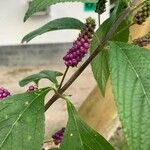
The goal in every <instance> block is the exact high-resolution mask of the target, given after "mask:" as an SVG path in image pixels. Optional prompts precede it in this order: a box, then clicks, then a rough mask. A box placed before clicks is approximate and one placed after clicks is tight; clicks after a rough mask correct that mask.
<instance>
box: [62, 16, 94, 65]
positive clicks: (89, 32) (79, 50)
mask: <svg viewBox="0 0 150 150" xmlns="http://www.w3.org/2000/svg"><path fill="white" fill-rule="evenodd" d="M95 26H96V25H95V20H94V19H92V18H91V17H89V18H87V19H86V23H85V26H84V28H83V29H82V30H81V33H80V34H79V37H78V38H77V40H76V41H75V42H74V43H73V46H72V48H70V49H69V51H68V52H67V54H66V55H65V56H64V57H63V59H64V62H65V65H66V66H68V67H69V66H71V67H75V66H77V65H78V63H79V62H80V61H81V60H82V58H83V57H84V56H85V55H86V54H87V52H88V49H89V47H90V41H91V39H92V36H93V33H94V29H95Z"/></svg>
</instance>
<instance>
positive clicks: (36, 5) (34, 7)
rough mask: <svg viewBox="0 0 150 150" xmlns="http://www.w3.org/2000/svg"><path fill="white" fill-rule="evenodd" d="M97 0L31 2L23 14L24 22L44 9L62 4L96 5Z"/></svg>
mask: <svg viewBox="0 0 150 150" xmlns="http://www.w3.org/2000/svg"><path fill="white" fill-rule="evenodd" d="M97 1H98V0H33V1H32V3H31V5H30V7H29V8H28V11H27V12H26V14H25V17H24V21H26V20H27V19H28V18H29V17H30V16H31V15H33V14H34V13H35V12H38V11H40V10H42V9H44V8H45V7H48V6H51V5H54V4H57V3H64V2H83V3H96V2H97Z"/></svg>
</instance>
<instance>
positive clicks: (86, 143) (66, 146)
mask: <svg viewBox="0 0 150 150" xmlns="http://www.w3.org/2000/svg"><path fill="white" fill-rule="evenodd" d="M67 107H68V115H69V119H68V123H67V127H66V130H65V135H64V138H63V141H62V143H61V146H60V150H104V149H105V150H113V147H112V146H111V145H110V144H109V143H108V142H107V141H106V140H105V139H104V138H103V137H102V136H101V135H100V134H99V133H97V132H96V131H94V130H93V129H92V128H91V127H89V126H88V125H87V124H86V123H85V122H84V121H83V120H82V119H81V118H80V116H79V115H78V112H77V110H76V109H75V107H74V106H73V104H72V103H71V102H70V101H67Z"/></svg>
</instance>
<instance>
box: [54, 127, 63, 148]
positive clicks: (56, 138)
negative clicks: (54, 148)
mask: <svg viewBox="0 0 150 150" xmlns="http://www.w3.org/2000/svg"><path fill="white" fill-rule="evenodd" d="M64 132H65V128H62V129H61V130H59V131H57V132H56V133H55V134H54V135H52V138H53V141H54V143H55V145H59V144H60V143H61V141H62V139H63V136H64Z"/></svg>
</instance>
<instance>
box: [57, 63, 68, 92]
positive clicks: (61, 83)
mask: <svg viewBox="0 0 150 150" xmlns="http://www.w3.org/2000/svg"><path fill="white" fill-rule="evenodd" d="M68 70H69V67H68V66H67V67H66V70H65V72H64V74H63V77H62V80H61V82H60V85H59V88H58V90H59V89H60V88H61V87H62V85H63V82H64V80H65V77H66V75H67V72H68Z"/></svg>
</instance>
